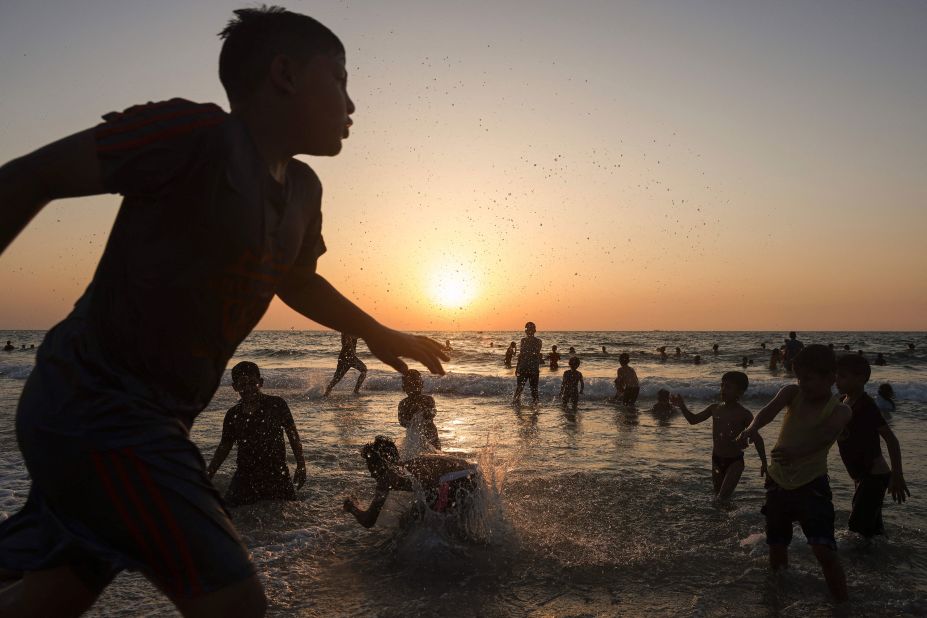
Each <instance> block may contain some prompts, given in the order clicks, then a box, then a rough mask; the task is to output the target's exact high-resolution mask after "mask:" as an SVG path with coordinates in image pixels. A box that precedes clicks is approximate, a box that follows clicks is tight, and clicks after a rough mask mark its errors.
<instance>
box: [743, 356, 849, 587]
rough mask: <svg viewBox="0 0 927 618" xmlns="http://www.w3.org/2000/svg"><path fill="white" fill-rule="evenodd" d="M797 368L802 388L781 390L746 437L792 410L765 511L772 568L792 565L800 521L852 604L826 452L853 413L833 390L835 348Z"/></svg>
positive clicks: (798, 360)
mask: <svg viewBox="0 0 927 618" xmlns="http://www.w3.org/2000/svg"><path fill="white" fill-rule="evenodd" d="M793 370H794V372H795V377H796V378H797V379H798V384H797V385H796V384H790V385H788V386H786V387H784V388H783V389H782V390H780V391H779V393H778V394H777V395H776V396H775V397H774V398H773V400H772V401H770V402H769V404H767V405H766V407H764V408H763V409H762V410H760V412H759V414H757V415H756V418H755V419H753V422H752V423H751V424H750V426H749V427H747V429H745V430H744V432H743V434H741V437H742V438H748V439H750V440H755V439H756V438H757V437H758V436H759V430H760V429H761V428H762V427H764V426H766V425H768V424H769V423H770V422H771V421H772V420H773V419H774V418H776V416H777V415H778V414H779V412H781V411H782V409H783V408H788V409H787V410H786V413H785V416H784V417H783V419H782V427H781V429H780V430H779V438H778V440H777V441H776V446H775V447H774V448H773V450H772V463H771V464H770V465H769V470H768V475H767V479H766V504H765V505H764V506H763V510H762V512H763V514H764V515H765V516H766V543H767V544H768V545H769V565H770V567H772V569H773V570H774V571H775V570H778V569H780V568H786V567H788V564H789V553H788V547H789V543H790V542H791V541H792V522H795V521H797V522H799V524H801V529H802V532H804V534H805V537H806V538H807V540H808V544H809V545H811V549H812V551H813V552H814V555H815V557H816V558H817V560H818V562H819V563H820V565H821V570H822V571H823V573H824V579H825V580H826V581H827V586H828V588H829V589H830V592H831V595H833V597H834V600H835V601H837V602H838V603H842V602H844V601H846V600H847V583H846V575H845V574H844V572H843V567H842V566H841V564H840V559H839V558H838V557H837V542H836V541H835V539H834V503H833V500H832V497H831V492H830V482H829V480H828V477H827V454H828V452H829V451H830V447H831V446H833V444H834V442H835V441H836V440H837V436H839V435H840V432H842V431H843V429H844V427H845V426H846V424H847V422H849V420H850V417H851V416H852V412H851V410H850V408H849V407H847V406H846V405H845V404H843V403H840V401H839V399H837V397H836V396H834V395H833V393H832V392H831V389H832V387H833V386H834V381H835V379H836V371H837V363H836V358H835V357H834V352H833V350H831V349H830V348H828V347H827V346H825V345H809V346H807V347H806V348H804V349H803V350H801V352H799V353H798V355H797V356H796V357H795V359H794V362H793Z"/></svg>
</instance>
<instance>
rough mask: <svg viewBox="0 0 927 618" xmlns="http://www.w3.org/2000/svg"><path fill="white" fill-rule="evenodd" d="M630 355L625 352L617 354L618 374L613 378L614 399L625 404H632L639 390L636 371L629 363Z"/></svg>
mask: <svg viewBox="0 0 927 618" xmlns="http://www.w3.org/2000/svg"><path fill="white" fill-rule="evenodd" d="M630 362H631V357H630V356H628V354H627V353H622V354H621V355H619V356H618V364H619V365H621V366H620V367H618V375H617V377H616V378H615V391H616V394H615V401H618V400H620V401H621V403H623V404H624V405H626V406H630V405H633V404H634V403H635V402H636V401H637V396H638V395H640V392H641V384H640V381H639V380H638V379H637V372H636V371H634V368H633V367H631V365H629V363H630Z"/></svg>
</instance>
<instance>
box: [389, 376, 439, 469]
mask: <svg viewBox="0 0 927 618" xmlns="http://www.w3.org/2000/svg"><path fill="white" fill-rule="evenodd" d="M423 388H424V383H423V380H422V374H421V373H419V372H418V371H416V370H415V369H410V370H409V371H407V372H406V375H404V376H402V390H403V391H404V392H405V394H406V398H405V399H403V400H402V401H400V402H399V424H400V425H402V426H403V427H405V428H406V445H405V446H404V447H403V448H404V451H405V452H406V454H408V453H409V452H410V451H413V452H415V454H419V453H421V452H424V451H426V450H429V449H434V450H436V451H440V450H441V439H440V438H439V437H438V428H437V427H436V426H435V415H436V414H437V409H436V407H435V400H434V397H432V396H431V395H425V394H423V393H422V389H423Z"/></svg>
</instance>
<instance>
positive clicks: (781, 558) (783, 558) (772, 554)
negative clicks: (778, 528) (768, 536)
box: [769, 545, 789, 571]
mask: <svg viewBox="0 0 927 618" xmlns="http://www.w3.org/2000/svg"><path fill="white" fill-rule="evenodd" d="M769 566H770V568H771V569H772V570H773V571H778V570H779V569H787V568H788V567H789V546H788V545H770V546H769Z"/></svg>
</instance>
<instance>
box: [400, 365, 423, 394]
mask: <svg viewBox="0 0 927 618" xmlns="http://www.w3.org/2000/svg"><path fill="white" fill-rule="evenodd" d="M422 388H424V382H423V381H422V374H421V373H419V372H418V371H417V370H415V369H409V370H408V371H407V372H406V374H405V375H404V376H402V390H403V391H405V392H406V393H408V394H410V395H411V394H413V393H421V392H422Z"/></svg>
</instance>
